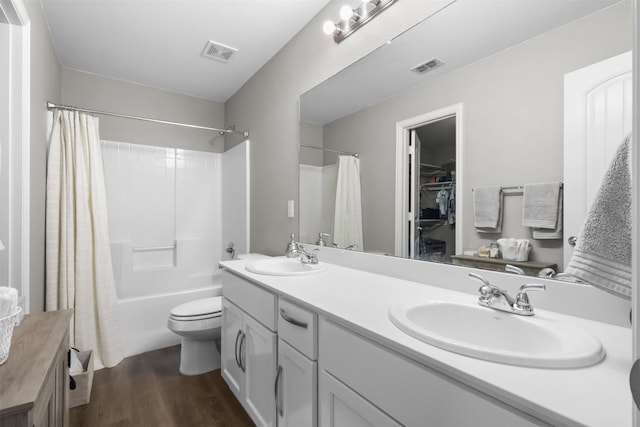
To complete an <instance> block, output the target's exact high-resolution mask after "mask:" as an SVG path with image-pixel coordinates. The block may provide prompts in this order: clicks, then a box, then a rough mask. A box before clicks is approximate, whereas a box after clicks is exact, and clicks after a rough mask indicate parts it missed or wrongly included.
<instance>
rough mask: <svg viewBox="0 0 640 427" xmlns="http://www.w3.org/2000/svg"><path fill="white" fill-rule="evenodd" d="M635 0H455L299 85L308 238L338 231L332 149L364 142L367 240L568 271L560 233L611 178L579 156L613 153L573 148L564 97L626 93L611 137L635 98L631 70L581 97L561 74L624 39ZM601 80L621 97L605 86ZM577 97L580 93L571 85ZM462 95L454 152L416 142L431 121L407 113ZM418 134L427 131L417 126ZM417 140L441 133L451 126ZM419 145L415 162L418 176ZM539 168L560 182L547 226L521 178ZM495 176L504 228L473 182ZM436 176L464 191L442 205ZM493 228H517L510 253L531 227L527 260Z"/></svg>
mask: <svg viewBox="0 0 640 427" xmlns="http://www.w3.org/2000/svg"><path fill="white" fill-rule="evenodd" d="M631 7H632V3H631V1H629V0H625V1H622V2H616V1H612V0H601V1H598V0H596V1H582V0H577V1H572V2H565V1H552V2H546V3H545V8H540V4H539V2H538V1H534V0H520V1H502V0H496V1H482V2H475V1H464V0H459V1H456V2H454V3H452V4H451V5H449V6H448V7H446V8H445V9H443V10H442V11H440V12H439V13H437V14H436V15H434V16H431V17H430V18H428V19H426V20H425V21H424V22H423V23H421V24H419V25H417V26H416V27H414V28H412V29H410V30H409V31H407V32H406V33H404V34H402V35H401V36H399V37H397V38H396V39H394V40H393V41H392V42H391V43H390V44H385V45H384V46H382V47H380V48H379V49H377V50H376V51H374V52H372V53H371V54H369V55H368V56H366V57H365V58H363V59H362V60H360V61H358V62H357V63H355V64H353V65H352V66H350V67H348V68H347V69H345V70H343V71H342V72H340V73H338V74H337V75H335V76H334V77H332V78H330V79H329V80H327V81H325V82H323V83H322V84H320V85H319V86H317V87H315V88H313V89H312V90H310V91H309V92H307V93H305V94H303V95H302V97H301V107H300V114H301V147H300V230H299V237H300V240H301V241H303V242H307V243H312V244H317V243H322V242H324V243H326V244H327V245H332V244H333V243H334V236H333V235H334V234H335V233H334V229H335V221H336V217H337V218H338V219H340V218H341V216H340V215H337V216H336V209H335V208H336V184H337V160H338V156H339V155H340V154H341V153H345V154H346V155H349V154H353V153H357V154H358V159H359V167H358V169H359V178H360V188H361V203H362V233H363V240H362V245H358V248H357V249H358V250H364V251H366V252H373V253H383V254H388V255H395V256H407V257H412V258H416V259H423V260H430V261H438V262H452V263H455V264H462V265H472V266H474V267H481V268H489V269H494V270H500V271H504V270H505V269H506V268H508V270H509V271H511V272H513V273H516V274H520V273H525V274H530V275H538V274H539V273H540V274H545V275H547V276H549V275H550V276H552V275H554V274H558V273H561V272H562V271H563V270H564V267H565V265H566V263H567V262H568V257H570V254H571V246H569V245H568V244H566V242H567V240H568V239H569V238H570V237H571V236H575V235H577V234H578V232H579V228H580V225H581V223H582V222H583V218H584V215H585V214H586V211H587V210H588V207H589V203H590V201H589V197H590V196H588V194H590V193H592V192H594V191H595V190H593V188H595V189H596V190H597V188H598V187H599V185H600V179H601V177H602V172H593V171H592V170H574V169H579V168H576V167H575V166H576V165H578V164H583V163H584V159H585V158H586V159H594V158H598V159H599V160H600V163H601V165H598V166H597V168H598V169H605V168H606V163H607V161H608V160H609V159H608V158H607V156H609V154H607V155H606V156H600V155H599V154H594V153H595V151H593V150H595V149H596V148H593V147H592V148H589V147H587V148H586V149H585V148H584V144H582V145H583V152H578V151H575V149H574V148H573V146H574V145H576V141H575V139H576V137H575V135H573V136H572V130H575V129H576V128H578V127H580V125H579V124H577V122H576V119H575V118H574V117H570V113H568V112H571V111H574V110H582V111H585V110H589V108H591V109H592V110H593V111H598V108H597V105H596V103H597V102H607V103H612V102H613V103H616V102H617V103H618V104H616V105H620V107H621V108H619V109H618V110H619V111H620V114H619V117H617V118H614V119H612V120H613V121H612V122H606V123H605V124H606V126H608V130H607V131H606V132H605V133H606V135H607V137H606V138H605V139H607V141H603V142H602V145H603V146H604V147H606V146H607V144H609V142H608V140H611V141H615V142H612V144H614V145H615V144H616V143H619V142H620V141H622V139H623V138H624V136H625V134H626V132H628V131H629V129H627V128H625V127H628V126H629V124H630V122H631V120H630V119H629V117H630V114H631V109H630V104H629V103H628V99H630V98H627V95H625V93H624V92H625V91H629V94H630V85H629V84H627V83H624V81H622V82H620V81H616V83H615V85H617V86H615V88H614V89H613V90H611V88H609V89H606V90H605V89H602V90H600V92H598V93H600V95H597V96H595V98H594V99H595V101H593V103H592V105H591V106H579V105H578V106H577V107H576V102H578V103H579V101H574V100H572V99H571V96H574V98H576V92H575V91H573V92H571V90H569V89H568V87H575V86H576V84H575V83H571V82H572V81H576V80H579V81H582V80H584V78H585V77H584V76H585V75H587V74H590V73H591V71H592V70H593V69H595V68H602V64H603V63H605V62H607V61H611V60H610V58H614V59H615V58H616V57H618V56H619V55H622V56H624V55H623V54H625V53H626V52H628V51H630V49H631V48H632V45H633V43H632V42H633V39H632V20H631V18H630V17H631V16H632V13H631ZM627 55H628V54H627ZM433 59H438V60H439V61H440V62H441V64H438V65H437V66H435V67H433V68H431V69H430V68H429V66H426V67H422V68H426V69H428V70H427V72H424V73H421V74H420V73H416V72H412V71H410V70H411V69H412V68H415V67H416V65H420V64H429V63H431V64H435V62H433V61H432V60H433ZM603 61H604V62H603ZM593 64H598V65H593ZM625 67H626V71H625V70H624V68H625ZM418 68H420V67H418ZM622 68H623V70H622V71H613V73H614V74H617V75H628V77H629V78H630V61H629V65H628V67H627V66H626V65H622ZM609 73H610V74H611V73H612V72H611V71H609ZM625 78H626V77H625ZM605 80H607V81H609V80H610V79H607V78H605ZM623 80H624V79H623ZM612 84H614V83H612ZM578 86H579V84H578ZM590 89H593V87H591V88H590ZM604 93H607V94H609V93H619V96H618V98H616V99H609V98H607V99H606V100H600V101H598V99H600V98H598V97H604V96H605V95H603V94H604ZM571 94H573V95H571ZM583 95H584V93H583ZM607 96H608V95H607ZM577 98H582V99H585V96H582V95H579V93H578V96H577ZM571 103H573V104H571ZM568 104H571V105H568ZM456 108H458V110H457V111H459V114H458V115H456V116H455V122H456V123H455V125H452V123H449V126H450V127H452V126H453V127H455V128H456V129H457V130H456V132H455V138H454V139H455V141H454V142H451V141H450V142H449V143H448V144H449V151H446V150H445V151H443V152H442V153H436V152H433V151H432V152H427V151H428V150H435V148H425V147H426V144H425V147H422V145H420V149H419V150H418V151H412V150H413V149H412V148H411V147H409V144H410V141H411V133H412V132H411V131H412V130H416V132H417V133H418V134H419V130H417V129H418V128H420V127H422V126H425V125H428V124H429V123H421V124H420V126H418V125H414V126H413V127H412V126H405V127H402V126H401V125H400V124H402V123H406V122H408V121H409V122H410V121H411V119H415V118H419V117H424V116H429V114H433V113H434V112H438V111H442V110H447V109H449V110H452V109H453V110H455V109H456ZM589 111H591V110H589ZM446 118H447V117H446V116H442V117H439V119H438V121H440V119H446ZM582 119H583V120H586V119H585V117H584V114H583V117H582ZM607 119H608V120H609V117H607ZM435 123H437V121H434V123H433V125H434V126H435ZM445 123H446V121H444V120H443V121H442V123H441V124H442V126H444V125H445ZM450 132H451V130H450ZM575 133H576V132H573V134H575ZM450 138H451V137H450ZM571 138H573V139H574V140H573V142H572V141H571ZM580 138H582V141H583V142H584V140H585V139H590V138H591V136H589V135H587V136H585V135H582V136H578V137H577V139H578V143H577V145H580V144H579V141H580ZM418 139H419V140H420V141H421V144H422V141H423V137H422V136H418ZM424 139H425V140H427V139H428V140H429V141H431V142H432V143H433V144H436V145H438V144H445V145H446V144H447V143H445V140H446V138H445V137H442V138H441V137H437V138H436V137H433V136H429V137H426V136H425V137H424ZM591 139H594V138H591ZM595 139H598V138H595ZM309 147H314V148H309ZM414 147H416V146H414ZM597 149H598V150H601V152H606V153H610V152H612V149H611V148H597ZM425 150H427V151H425ZM412 152H413V153H414V154H413V156H414V157H409V156H410V155H411V153H412ZM613 152H615V150H613ZM404 156H406V157H404ZM426 158H433V159H434V160H433V161H431V160H425V159H426ZM411 159H413V165H414V166H417V165H420V167H416V168H414V174H413V175H412V174H411V170H412V166H411V165H412V160H411ZM422 164H425V166H424V167H423V166H422ZM426 165H430V166H435V168H431V170H429V166H426ZM602 165H604V166H602ZM438 168H439V169H438ZM576 177H577V178H576ZM576 182H578V183H583V184H582V185H577V184H575V183H576ZM535 183H555V184H557V185H558V186H559V188H562V196H561V199H559V202H558V203H559V204H558V208H562V209H557V210H556V215H557V220H556V222H554V223H553V225H552V228H547V229H536V228H534V227H531V226H527V225H523V215H525V211H524V209H523V205H524V199H525V197H524V194H523V188H524V186H525V185H528V184H535ZM429 186H431V187H433V189H432V188H430V187H429ZM496 186H498V187H502V188H503V191H502V197H501V201H500V204H499V207H500V213H501V217H500V227H497V228H495V229H491V228H489V229H488V230H481V228H482V227H477V226H476V220H477V219H478V218H477V205H474V193H475V192H474V189H479V190H483V189H487V188H491V187H496ZM528 188H529V189H530V188H531V187H528ZM443 189H444V190H447V191H449V201H450V198H451V195H453V196H454V197H453V199H454V201H455V206H454V207H453V208H451V207H449V206H446V209H444V210H443V211H442V212H441V211H440V207H441V206H440V200H441V199H440V198H437V200H436V196H437V194H438V193H439V192H440V191H441V190H443ZM420 190H423V191H420ZM528 191H529V193H528V196H529V197H530V195H531V194H532V193H531V191H530V190H528ZM478 194H480V193H478ZM585 194H586V196H585ZM432 197H433V200H432ZM412 201H413V205H412ZM444 207H445V206H444V205H443V208H444ZM574 211H577V212H574ZM450 214H453V218H452V219H451V220H450V218H449V216H450ZM580 215H582V216H580ZM436 216H437V218H436ZM431 217H433V218H431ZM427 220H430V221H427ZM559 221H560V222H559ZM560 226H561V227H560ZM547 227H548V225H547ZM556 228H560V229H559V230H556ZM498 230H499V232H498ZM481 231H489V232H481ZM321 233H322V234H321ZM327 235H328V236H327ZM321 237H322V238H321ZM420 237H422V238H420ZM499 239H515V240H514V241H505V240H501V244H502V246H503V250H504V248H508V249H507V251H508V252H509V253H516V251H515V250H512V249H510V247H511V246H513V245H516V246H517V245H520V246H522V244H523V243H522V241H523V240H527V241H528V246H529V248H528V250H527V249H522V247H521V248H520V249H519V253H520V254H523V253H524V252H527V257H526V259H527V261H515V259H522V258H518V257H516V256H514V257H513V259H514V260H513V261H512V260H504V259H502V258H501V256H500V254H499V252H498V249H499V248H498V244H497V242H498V240H499ZM349 244H351V243H350V242H349V243H346V242H342V244H341V245H340V246H341V247H345V246H348V245H349ZM492 255H497V256H498V257H497V258H492V257H491V256H492ZM507 265H510V266H511V267H507Z"/></svg>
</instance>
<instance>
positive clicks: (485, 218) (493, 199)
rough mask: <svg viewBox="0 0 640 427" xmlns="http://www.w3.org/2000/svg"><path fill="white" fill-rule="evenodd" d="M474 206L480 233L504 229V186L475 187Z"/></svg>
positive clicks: (477, 227)
mask: <svg viewBox="0 0 640 427" xmlns="http://www.w3.org/2000/svg"><path fill="white" fill-rule="evenodd" d="M473 208H474V215H475V220H474V226H475V228H476V231H477V232H478V233H500V232H501V231H502V187H478V188H474V189H473Z"/></svg>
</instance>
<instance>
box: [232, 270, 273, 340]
mask: <svg viewBox="0 0 640 427" xmlns="http://www.w3.org/2000/svg"><path fill="white" fill-rule="evenodd" d="M222 295H223V296H224V297H225V298H228V299H229V300H231V301H232V302H233V303H234V304H235V305H237V306H238V307H240V308H241V309H242V310H244V311H245V312H247V313H249V314H250V315H251V317H253V318H255V319H256V320H257V321H258V322H260V323H262V324H263V325H264V326H266V327H267V328H269V329H271V330H272V331H275V330H276V325H277V322H276V296H275V295H274V294H272V293H271V292H268V291H266V290H264V289H262V288H260V287H259V286H257V285H254V284H253V283H251V282H249V281H248V280H245V279H243V278H241V277H238V276H236V275H234V274H232V273H229V272H228V271H225V270H223V271H222Z"/></svg>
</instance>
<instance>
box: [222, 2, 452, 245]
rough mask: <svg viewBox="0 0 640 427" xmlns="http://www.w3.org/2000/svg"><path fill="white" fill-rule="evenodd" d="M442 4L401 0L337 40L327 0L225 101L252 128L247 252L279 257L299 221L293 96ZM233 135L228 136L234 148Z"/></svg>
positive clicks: (335, 6)
mask: <svg viewBox="0 0 640 427" xmlns="http://www.w3.org/2000/svg"><path fill="white" fill-rule="evenodd" d="M447 3H449V1H448V0H445V1H429V2H425V1H422V0H404V1H400V2H398V3H396V4H395V5H393V7H391V8H389V9H388V10H386V11H385V12H384V13H382V14H380V15H379V16H377V17H376V18H375V20H373V21H372V22H371V23H369V24H368V25H366V26H365V27H363V28H362V29H360V30H359V31H358V32H356V33H354V34H353V35H352V36H351V37H349V38H348V39H346V40H345V41H343V42H342V43H340V44H335V43H334V42H333V40H332V38H331V37H328V36H326V35H325V34H324V33H323V32H322V23H323V22H324V21H325V20H327V19H332V20H334V21H335V20H336V19H337V18H338V12H339V9H340V7H341V6H342V2H341V1H339V0H332V1H331V2H330V3H329V4H328V5H327V6H326V7H325V8H324V9H323V10H321V11H320V12H319V13H318V14H317V15H316V16H315V17H314V18H313V19H312V20H311V21H310V22H309V23H308V24H307V25H306V26H305V27H304V28H303V29H302V30H301V31H300V32H299V33H298V34H297V35H296V36H295V37H294V38H293V39H292V40H291V41H290V42H289V43H288V44H287V45H286V46H285V47H284V48H283V49H282V50H280V52H278V54H276V55H275V56H274V57H273V58H272V59H271V60H270V61H269V62H268V63H267V64H265V65H264V66H263V67H262V68H261V69H260V70H259V71H258V72H257V73H256V74H255V75H254V76H253V77H252V78H251V79H250V80H249V81H248V82H247V83H245V85H244V86H243V87H242V88H241V89H240V90H239V91H238V92H236V93H235V94H234V96H233V97H231V98H230V99H229V100H228V101H227V103H226V104H225V115H226V122H227V123H233V124H236V125H237V126H238V128H239V129H246V130H249V131H250V133H251V136H250V139H251V141H252V145H251V158H252V159H253V161H252V165H251V250H252V251H253V252H262V253H266V254H271V255H280V254H282V252H283V251H284V248H285V247H286V243H287V240H288V236H289V234H291V233H297V232H298V219H297V218H293V219H290V218H287V200H297V199H298V197H297V194H298V173H299V168H298V151H299V147H298V144H299V142H300V124H299V107H298V100H299V97H300V95H301V94H302V93H304V92H306V91H307V90H309V89H311V88H312V87H313V86H315V85H317V84H319V83H320V82H322V81H323V80H325V79H327V78H329V77H330V76H331V75H333V74H335V73H336V72H338V71H340V70H341V69H343V68H345V67H347V66H348V65H350V64H351V63H353V62H355V61H356V60H358V59H359V58H361V57H363V56H364V55H366V54H368V53H369V52H371V51H373V50H375V49H376V48H377V47H379V46H380V45H382V44H383V43H384V42H385V41H386V40H388V39H390V38H393V37H395V36H397V35H398V34H400V33H402V32H403V31H405V30H407V29H408V28H410V27H412V26H413V25H415V24H417V23H418V22H420V21H422V20H423V19H424V18H426V17H427V16H429V15H431V14H432V13H434V12H435V11H436V10H438V9H439V8H440V7H441V6H443V5H445V4H447ZM239 142H240V138H238V137H227V141H226V143H227V144H228V145H229V146H233V145H235V144H237V143H239Z"/></svg>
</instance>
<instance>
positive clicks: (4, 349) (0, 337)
mask: <svg viewBox="0 0 640 427" xmlns="http://www.w3.org/2000/svg"><path fill="white" fill-rule="evenodd" d="M21 311H22V308H20V307H18V310H16V312H15V313H13V314H10V315H9V316H7V317H3V318H2V319H0V365H2V364H3V363H4V362H6V361H7V358H8V357H9V347H11V335H13V327H14V326H16V325H17V324H18V322H19V321H20V312H21Z"/></svg>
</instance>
